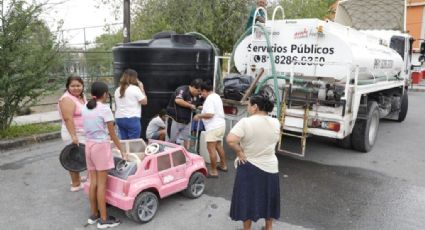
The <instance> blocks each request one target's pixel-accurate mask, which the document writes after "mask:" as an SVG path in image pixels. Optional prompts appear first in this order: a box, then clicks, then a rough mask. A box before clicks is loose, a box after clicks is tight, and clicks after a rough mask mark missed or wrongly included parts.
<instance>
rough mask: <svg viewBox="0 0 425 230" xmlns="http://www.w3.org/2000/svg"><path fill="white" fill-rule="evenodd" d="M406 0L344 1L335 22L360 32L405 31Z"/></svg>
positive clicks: (339, 7)
mask: <svg viewBox="0 0 425 230" xmlns="http://www.w3.org/2000/svg"><path fill="white" fill-rule="evenodd" d="M404 12H405V1H404V0H343V1H340V2H339V4H338V7H337V10H336V16H335V22H338V23H340V24H342V25H346V26H350V27H353V28H355V29H359V30H399V31H404Z"/></svg>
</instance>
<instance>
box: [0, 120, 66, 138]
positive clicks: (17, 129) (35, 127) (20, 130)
mask: <svg viewBox="0 0 425 230" xmlns="http://www.w3.org/2000/svg"><path fill="white" fill-rule="evenodd" d="M60 129H61V124H57V123H43V124H27V125H12V126H10V127H9V128H8V129H6V130H1V131H0V139H12V138H18V137H26V136H31V135H34V134H42V133H50V132H55V131H59V130H60Z"/></svg>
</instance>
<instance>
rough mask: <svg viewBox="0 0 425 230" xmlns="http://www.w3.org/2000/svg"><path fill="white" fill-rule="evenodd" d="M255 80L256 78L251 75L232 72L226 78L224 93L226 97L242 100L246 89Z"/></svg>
mask: <svg viewBox="0 0 425 230" xmlns="http://www.w3.org/2000/svg"><path fill="white" fill-rule="evenodd" d="M253 81H254V78H253V77H252V76H249V75H240V74H230V75H228V76H227V77H225V78H224V80H223V83H224V88H223V94H224V98H226V99H231V100H236V101H240V100H241V99H242V97H243V95H244V94H245V91H246V90H247V89H248V88H249V86H250V85H251V84H252V82H253Z"/></svg>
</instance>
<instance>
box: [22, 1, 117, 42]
mask: <svg viewBox="0 0 425 230" xmlns="http://www.w3.org/2000/svg"><path fill="white" fill-rule="evenodd" d="M27 1H32V0H27ZM45 1H46V0H39V2H45ZM98 2H99V1H98V0H48V3H49V4H48V7H49V9H48V10H47V11H46V12H45V13H44V14H43V15H42V18H43V19H44V20H45V21H46V22H47V23H48V25H49V27H50V29H51V30H52V31H56V30H57V25H58V21H59V20H63V22H64V24H63V26H62V30H63V33H62V34H63V36H64V38H65V39H66V40H68V42H69V43H68V44H69V46H71V47H80V48H82V47H84V45H83V44H84V29H78V28H83V27H97V28H86V29H85V37H86V41H88V42H93V41H94V39H95V38H96V36H99V35H101V34H102V33H105V31H104V28H103V27H104V25H105V24H111V23H118V25H113V26H112V28H113V29H116V30H117V29H119V28H122V16H121V15H119V17H120V18H118V19H116V18H115V17H114V15H113V14H112V12H111V10H110V9H108V8H106V7H101V8H96V5H97V4H98ZM58 3H60V4H58ZM89 46H91V45H89Z"/></svg>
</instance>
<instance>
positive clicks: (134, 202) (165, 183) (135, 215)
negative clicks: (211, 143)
mask: <svg viewBox="0 0 425 230" xmlns="http://www.w3.org/2000/svg"><path fill="white" fill-rule="evenodd" d="M121 143H122V145H123V147H124V146H125V149H126V152H127V153H128V152H129V154H128V161H124V160H122V159H121V158H120V157H118V155H119V154H114V155H115V156H114V160H115V169H112V170H110V171H109V175H108V181H107V188H106V202H107V203H108V204H110V205H112V206H115V207H117V208H119V209H122V210H124V211H125V214H126V215H127V217H129V218H130V219H132V220H135V221H137V222H141V223H146V222H149V221H150V220H152V219H153V217H154V216H155V214H156V212H157V210H158V206H159V198H161V199H162V198H164V197H167V196H170V195H172V194H174V193H178V192H182V193H183V194H184V195H185V196H187V197H189V198H198V197H200V196H201V195H202V194H203V193H204V190H205V176H206V175H207V173H208V171H207V168H206V167H205V162H204V159H203V158H202V157H200V156H198V155H196V154H192V153H189V152H187V151H186V149H185V148H184V147H182V146H179V145H175V144H172V143H168V142H163V141H156V140H150V144H149V145H148V146H146V145H145V142H144V141H143V140H142V139H138V140H128V141H121ZM114 151H117V150H116V148H115V150H114V148H113V152H114ZM89 186H90V181H88V182H86V183H85V184H84V191H85V192H86V193H88V190H89Z"/></svg>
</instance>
